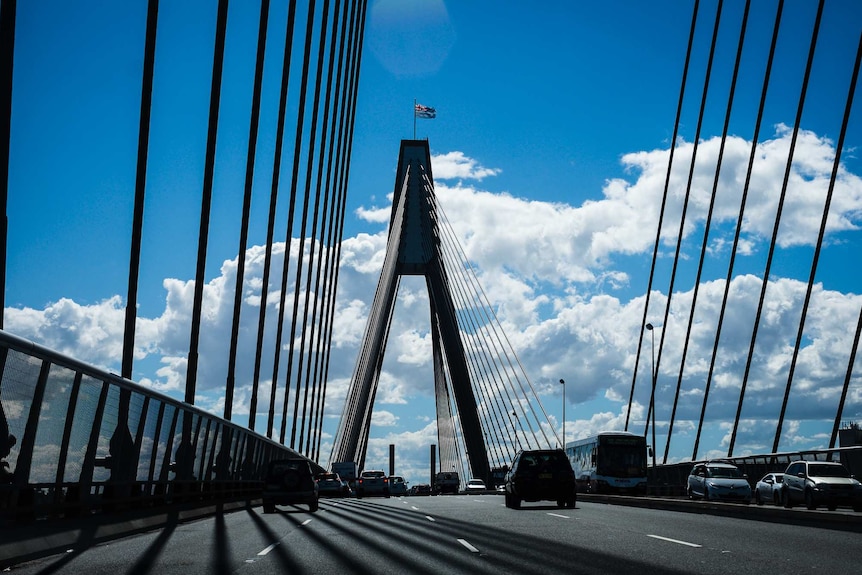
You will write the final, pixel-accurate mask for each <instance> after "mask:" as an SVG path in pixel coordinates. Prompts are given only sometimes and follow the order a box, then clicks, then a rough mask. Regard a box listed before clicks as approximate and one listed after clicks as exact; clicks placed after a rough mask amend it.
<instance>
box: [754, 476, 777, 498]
mask: <svg viewBox="0 0 862 575" xmlns="http://www.w3.org/2000/svg"><path fill="white" fill-rule="evenodd" d="M782 487H784V474H783V473H767V474H766V475H764V476H763V477H761V478H760V481H758V482H757V485H755V486H754V502H755V503H757V504H758V505H763V504H764V503H767V502H768V503H774V504H775V505H781V489H782Z"/></svg>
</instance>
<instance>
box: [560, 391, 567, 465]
mask: <svg viewBox="0 0 862 575" xmlns="http://www.w3.org/2000/svg"><path fill="white" fill-rule="evenodd" d="M560 385H562V386H563V449H566V380H565V379H561V380H560Z"/></svg>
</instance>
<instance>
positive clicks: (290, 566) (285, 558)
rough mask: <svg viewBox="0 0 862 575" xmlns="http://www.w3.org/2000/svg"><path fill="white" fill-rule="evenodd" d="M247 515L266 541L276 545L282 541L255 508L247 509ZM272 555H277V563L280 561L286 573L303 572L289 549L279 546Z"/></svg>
mask: <svg viewBox="0 0 862 575" xmlns="http://www.w3.org/2000/svg"><path fill="white" fill-rule="evenodd" d="M246 513H247V514H248V516H249V518H250V519H251V521H252V523H254V525H255V527H257V529H258V530H259V531H260V532H261V533H262V534H263V536H264V539H265V540H266V541H271V542H273V543H276V542H278V541H280V540H281V536H280V535H279V534H278V533H276V532H275V531H273V530H272V529H270V527H269V525H267V523H266V521H264V520H263V519H262V518H261V517H260V515H259V514H258V513H257V511H255V510H254V508H253V507H248V508H246ZM271 553H273V554H275V558H276V561H278V563H279V564H280V565H281V567H282V570H283V571H284V572H285V573H301V572H302V566H301V565H300V564H299V563H298V562H297V561H296V559H294V558H293V557H291V556H290V555H289V554H288V552H287V549H286V548H285V546H284V545H277V546H276V547H275V548H273V550H272V551H271Z"/></svg>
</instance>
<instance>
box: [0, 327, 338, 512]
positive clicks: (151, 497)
mask: <svg viewBox="0 0 862 575" xmlns="http://www.w3.org/2000/svg"><path fill="white" fill-rule="evenodd" d="M284 457H290V458H303V459H308V458H306V457H304V456H302V455H301V454H299V453H297V452H296V451H294V450H292V449H289V448H287V447H285V446H284V445H281V444H279V443H277V442H275V441H273V440H271V439H269V438H267V437H264V436H261V435H258V434H257V433H255V432H253V431H252V430H249V429H246V428H243V427H241V426H239V425H237V424H235V423H233V422H230V421H227V420H225V419H222V418H220V417H217V416H215V415H212V414H210V413H208V412H206V411H204V410H202V409H200V408H199V407H196V406H193V405H189V404H186V403H184V402H182V401H178V400H176V399H173V398H171V397H168V396H167V395H164V394H162V393H159V392H157V391H155V390H152V389H149V388H146V387H143V386H140V385H138V384H136V383H135V382H133V381H130V380H127V379H124V378H122V377H120V376H119V375H117V374H115V373H111V372H109V371H107V370H104V369H101V368H98V367H95V366H92V365H88V364H86V363H84V362H82V361H79V360H76V359H74V358H71V357H68V356H66V355H63V354H61V353H58V352H56V351H53V350H51V349H48V348H46V347H43V346H41V345H39V344H36V343H34V342H32V341H29V340H26V339H23V338H20V337H18V336H15V335H13V334H10V333H8V332H5V331H2V330H0V521H9V520H14V521H22V520H33V519H35V518H41V517H60V518H62V517H71V516H77V515H80V514H84V513H90V514H92V513H104V512H111V511H116V510H123V509H128V508H134V507H142V506H161V505H171V504H174V503H179V502H183V503H185V502H189V501H195V500H201V501H210V502H212V501H227V500H234V499H236V498H251V497H254V496H256V494H257V493H259V491H260V487H261V484H262V483H261V478H262V474H263V471H264V469H265V467H266V464H267V463H268V462H269V461H270V460H272V459H276V458H284ZM311 463H312V466H313V468H314V469H315V471H322V470H323V469H322V468H321V467H320V466H319V465H317V464H316V463H315V462H311Z"/></svg>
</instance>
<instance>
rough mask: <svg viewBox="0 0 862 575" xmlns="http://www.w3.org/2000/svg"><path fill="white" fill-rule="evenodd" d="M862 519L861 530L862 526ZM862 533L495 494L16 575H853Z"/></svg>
mask: <svg viewBox="0 0 862 575" xmlns="http://www.w3.org/2000/svg"><path fill="white" fill-rule="evenodd" d="M860 520H862V518H860ZM860 551H862V539H860V535H859V533H852V532H847V531H839V530H830V529H822V528H815V527H804V526H799V525H782V524H775V523H764V522H760V521H753V520H746V519H740V518H735V517H723V516H715V515H707V514H704V515H701V514H697V513H680V512H674V511H664V510H658V509H643V508H637V507H626V506H618V505H606V504H602V503H591V502H584V501H579V502H578V505H577V508H576V509H558V508H557V507H556V506H554V505H547V504H542V503H533V504H531V503H525V504H524V505H523V507H522V509H521V510H517V511H516V510H512V509H507V508H506V507H505V506H504V505H503V498H502V497H501V496H500V495H480V496H468V495H459V496H440V497H412V498H411V497H403V498H401V497H393V498H391V499H382V498H366V499H361V500H357V499H347V500H322V501H321V505H320V510H319V511H318V512H317V513H309V512H308V511H307V508H306V507H304V506H300V507H280V508H279V511H278V512H277V513H274V514H270V515H264V514H263V513H262V510H261V508H260V507H255V508H252V509H249V510H241V511H237V512H234V513H227V514H222V515H216V516H214V517H210V518H207V519H201V520H198V521H194V522H190V523H180V524H176V525H173V526H171V527H168V528H165V529H161V530H158V531H154V532H149V533H144V534H141V535H135V536H129V537H126V538H123V539H118V540H115V541H112V542H110V543H105V544H100V545H96V546H93V547H90V548H87V549H80V550H78V549H70V550H68V551H67V552H66V553H62V554H60V555H54V556H51V557H46V558H44V559H39V560H36V561H32V562H29V563H25V564H21V565H16V566H13V567H11V568H10V569H9V570H8V571H9V572H12V573H20V574H36V573H38V574H48V573H62V574H67V573H68V574H71V575H79V574H80V575H96V574H101V573H108V574H111V575H119V574H121V573H132V574H146V573H153V574H159V575H163V574H164V575H169V574H180V575H193V574H197V573H202V574H203V573H206V574H209V573H214V574H223V573H240V574H249V575H268V574H275V573H321V574H328V573H339V574H348V573H358V574H365V573H368V574H370V573H375V574H380V573H397V574H405V573H417V574H429V575H430V574H434V575H441V574H449V573H470V574H481V573H488V574H492V573H493V574H495V575H498V574H504V573H513V574H515V573H517V574H537V575H538V574H541V575H546V574H552V573H569V574H581V573H595V574H599V573H601V574H606V573H613V574H616V573H638V574H653V573H654V574H664V573H666V574H671V573H699V574H700V573H709V574H722V575H723V574H758V575H762V573H764V572H768V571H776V572H779V573H801V572H816V573H830V574H841V573H858V571H859V561H860Z"/></svg>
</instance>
